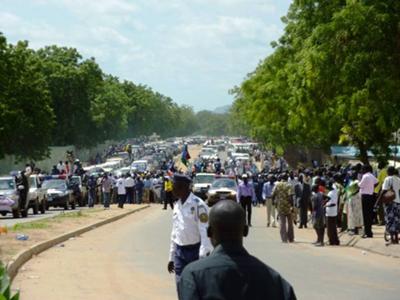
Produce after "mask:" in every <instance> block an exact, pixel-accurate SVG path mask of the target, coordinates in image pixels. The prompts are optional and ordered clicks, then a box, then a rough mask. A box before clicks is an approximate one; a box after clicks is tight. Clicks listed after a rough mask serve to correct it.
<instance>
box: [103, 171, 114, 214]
mask: <svg viewBox="0 0 400 300" xmlns="http://www.w3.org/2000/svg"><path fill="white" fill-rule="evenodd" d="M112 184H113V183H112V179H111V178H110V177H109V176H108V174H107V173H104V175H103V178H102V180H101V190H102V192H103V204H104V209H109V208H110V195H111V188H112Z"/></svg>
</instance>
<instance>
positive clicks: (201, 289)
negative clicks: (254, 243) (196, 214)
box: [178, 200, 296, 300]
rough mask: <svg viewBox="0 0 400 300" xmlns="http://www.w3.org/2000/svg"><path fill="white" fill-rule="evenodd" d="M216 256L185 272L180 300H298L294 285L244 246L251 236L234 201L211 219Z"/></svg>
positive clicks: (221, 205)
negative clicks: (248, 235)
mask: <svg viewBox="0 0 400 300" xmlns="http://www.w3.org/2000/svg"><path fill="white" fill-rule="evenodd" d="M207 233H208V236H209V238H210V240H211V243H212V244H213V246H214V247H215V249H214V251H213V253H212V254H211V255H210V256H208V257H206V258H203V259H200V260H198V261H196V262H193V263H191V264H189V265H188V266H186V267H185V269H184V270H183V273H182V276H181V280H180V282H179V285H178V294H179V299H180V300H197V299H204V300H207V299H210V300H211V299H227V300H239V299H240V300H247V299H251V300H257V299H273V300H281V299H282V300H295V299H296V296H295V294H294V291H293V288H292V287H291V285H290V284H289V283H288V282H287V281H286V280H284V279H283V278H282V277H281V276H280V275H279V273H277V272H276V271H274V270H273V269H271V268H270V267H268V266H267V265H265V264H264V263H263V262H261V261H260V260H258V259H257V258H255V257H253V256H251V255H250V254H249V253H248V252H247V251H246V249H244V247H243V237H244V236H247V234H248V226H246V218H245V212H244V210H243V208H242V207H241V206H240V205H239V204H238V203H235V202H234V201H231V200H226V201H219V202H218V203H217V204H215V205H214V206H213V208H212V209H211V211H210V216H209V227H208V231H207Z"/></svg>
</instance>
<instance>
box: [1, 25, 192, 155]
mask: <svg viewBox="0 0 400 300" xmlns="http://www.w3.org/2000/svg"><path fill="white" fill-rule="evenodd" d="M198 128H199V124H198V120H197V118H196V115H195V113H194V112H193V109H192V108H191V107H188V106H185V105H183V106H179V105H177V104H176V103H175V102H174V101H173V100H172V99H171V98H169V97H166V96H164V95H162V94H160V93H158V92H155V91H153V90H152V89H151V88H149V87H147V86H143V85H137V84H135V83H133V82H130V81H123V82H121V81H119V79H118V78H116V77H113V76H112V75H106V74H104V73H103V71H102V70H101V68H100V66H99V65H98V64H97V63H96V61H95V59H94V58H90V59H83V58H82V55H81V54H80V53H79V52H78V50H77V49H74V48H68V47H58V46H56V45H53V46H48V47H44V48H42V49H39V50H37V51H33V50H31V49H29V48H28V43H27V42H19V43H17V45H9V44H7V41H6V38H5V37H4V36H3V35H2V34H1V33H0V141H1V142H0V158H1V157H3V156H4V155H6V154H16V155H17V156H18V157H20V158H29V159H32V160H38V159H41V158H43V157H44V156H46V155H47V154H48V147H49V146H50V145H57V146H63V145H75V146H77V147H91V146H94V145H96V144H98V143H100V142H103V141H105V140H107V139H113V140H116V139H124V138H130V137H138V136H142V135H151V134H153V133H157V134H159V135H161V136H162V137H170V136H174V135H181V136H184V135H189V134H192V133H194V132H195V131H196V130H198Z"/></svg>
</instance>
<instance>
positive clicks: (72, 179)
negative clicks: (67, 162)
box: [69, 177, 81, 185]
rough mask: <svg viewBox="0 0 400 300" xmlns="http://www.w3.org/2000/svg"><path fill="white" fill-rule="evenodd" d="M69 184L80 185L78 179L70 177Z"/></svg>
mask: <svg viewBox="0 0 400 300" xmlns="http://www.w3.org/2000/svg"><path fill="white" fill-rule="evenodd" d="M69 183H70V184H71V185H74V184H81V180H80V177H71V178H70V179H69Z"/></svg>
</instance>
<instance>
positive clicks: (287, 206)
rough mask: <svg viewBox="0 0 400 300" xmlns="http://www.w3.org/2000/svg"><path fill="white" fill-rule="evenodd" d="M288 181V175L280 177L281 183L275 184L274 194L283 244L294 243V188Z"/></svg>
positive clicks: (273, 198)
mask: <svg viewBox="0 0 400 300" xmlns="http://www.w3.org/2000/svg"><path fill="white" fill-rule="evenodd" d="M287 180H288V176H287V174H282V175H280V181H279V182H277V183H276V184H275V188H274V191H273V192H272V200H273V201H274V202H275V203H276V206H277V209H278V215H279V226H280V235H281V239H282V242H283V243H287V242H289V243H293V242H294V230H293V188H292V186H291V185H290V184H289V183H288V182H287Z"/></svg>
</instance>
